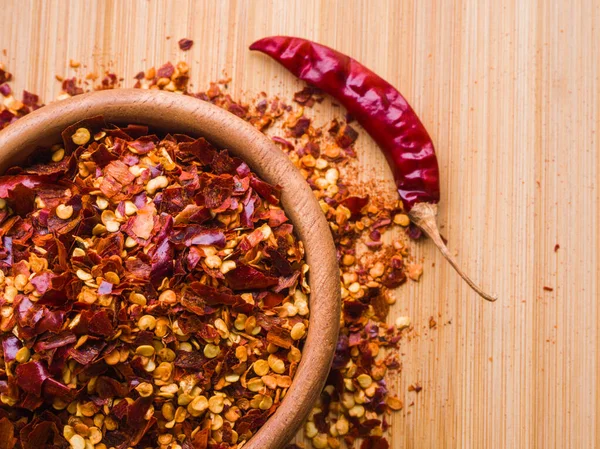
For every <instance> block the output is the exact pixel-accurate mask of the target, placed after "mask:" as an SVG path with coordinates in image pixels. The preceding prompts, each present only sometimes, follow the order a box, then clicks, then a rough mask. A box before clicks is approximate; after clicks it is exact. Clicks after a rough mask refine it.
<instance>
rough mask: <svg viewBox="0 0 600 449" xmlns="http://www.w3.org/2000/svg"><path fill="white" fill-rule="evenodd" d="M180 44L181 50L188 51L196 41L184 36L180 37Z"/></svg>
mask: <svg viewBox="0 0 600 449" xmlns="http://www.w3.org/2000/svg"><path fill="white" fill-rule="evenodd" d="M178 44H179V48H180V49H181V50H183V51H188V50H189V49H190V48H192V45H194V41H193V40H191V39H187V38H183V39H179V42H178Z"/></svg>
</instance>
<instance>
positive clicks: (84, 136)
mask: <svg viewBox="0 0 600 449" xmlns="http://www.w3.org/2000/svg"><path fill="white" fill-rule="evenodd" d="M91 137H92V136H91V134H90V132H89V130H88V129H87V128H77V131H75V134H73V135H72V136H71V140H73V143H74V144H75V145H85V144H86V143H88V142H89V141H90V138H91Z"/></svg>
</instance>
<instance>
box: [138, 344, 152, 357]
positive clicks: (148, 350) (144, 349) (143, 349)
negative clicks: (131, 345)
mask: <svg viewBox="0 0 600 449" xmlns="http://www.w3.org/2000/svg"><path fill="white" fill-rule="evenodd" d="M135 353H136V354H137V355H141V356H144V357H152V356H153V355H154V347H153V346H150V345H142V346H138V347H137V348H136V350H135Z"/></svg>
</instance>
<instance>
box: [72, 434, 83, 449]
mask: <svg viewBox="0 0 600 449" xmlns="http://www.w3.org/2000/svg"><path fill="white" fill-rule="evenodd" d="M69 444H70V445H71V447H72V448H73V449H85V439H84V438H83V437H82V436H81V435H77V434H76V435H73V436H72V437H71V439H70V440H69Z"/></svg>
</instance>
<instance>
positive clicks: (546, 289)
mask: <svg viewBox="0 0 600 449" xmlns="http://www.w3.org/2000/svg"><path fill="white" fill-rule="evenodd" d="M544 291H545V292H553V291H554V289H553V288H552V287H546V286H544Z"/></svg>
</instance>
